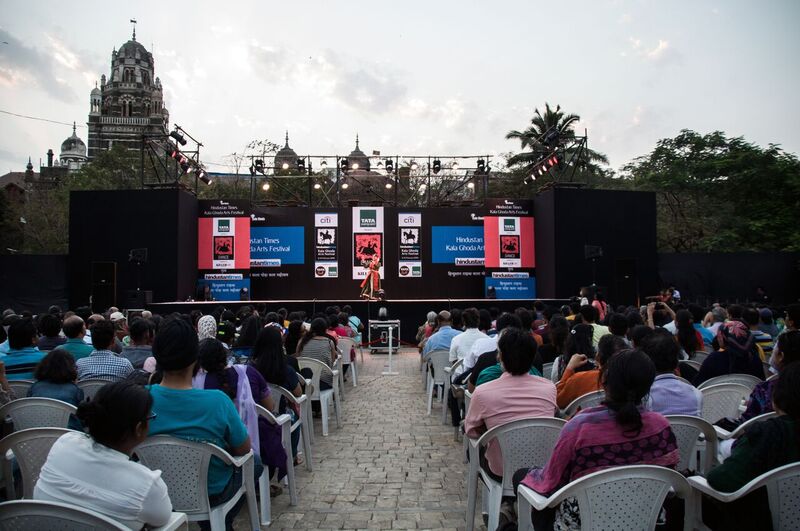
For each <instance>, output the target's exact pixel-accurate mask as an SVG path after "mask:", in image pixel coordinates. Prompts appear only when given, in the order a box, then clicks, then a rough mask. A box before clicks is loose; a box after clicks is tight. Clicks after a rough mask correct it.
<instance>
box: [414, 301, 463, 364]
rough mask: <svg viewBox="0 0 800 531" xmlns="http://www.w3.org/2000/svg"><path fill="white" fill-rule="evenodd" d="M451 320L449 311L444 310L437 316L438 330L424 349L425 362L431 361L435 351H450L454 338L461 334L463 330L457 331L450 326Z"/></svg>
mask: <svg viewBox="0 0 800 531" xmlns="http://www.w3.org/2000/svg"><path fill="white" fill-rule="evenodd" d="M450 319H451V316H450V312H448V311H447V310H442V311H441V312H439V315H437V316H436V323H437V326H438V330H436V332H434V333H433V334H431V336H430V337H429V338H428V340H427V341H426V342H425V347H424V348H423V349H422V358H423V359H424V360H428V359H430V354H431V352H433V351H434V350H450V344H451V343H452V341H453V338H454V337H456V336H457V335H458V334H460V333H461V330H456V329H454V328H453V327H452V326H450V325H451V324H452V323H451V321H450Z"/></svg>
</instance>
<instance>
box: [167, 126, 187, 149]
mask: <svg viewBox="0 0 800 531" xmlns="http://www.w3.org/2000/svg"><path fill="white" fill-rule="evenodd" d="M169 136H171V137H172V138H174V139H175V141H176V142H177V143H179V144H180V145H182V146H185V145H186V139H185V138H184V137H183V135H182V134H181V133H180V131H178V130H177V129H176V130H175V131H173V132H171V133H170V134H169Z"/></svg>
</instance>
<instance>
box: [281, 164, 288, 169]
mask: <svg viewBox="0 0 800 531" xmlns="http://www.w3.org/2000/svg"><path fill="white" fill-rule="evenodd" d="M281 169H282V170H288V169H289V163H288V162H284V163H283V164H281Z"/></svg>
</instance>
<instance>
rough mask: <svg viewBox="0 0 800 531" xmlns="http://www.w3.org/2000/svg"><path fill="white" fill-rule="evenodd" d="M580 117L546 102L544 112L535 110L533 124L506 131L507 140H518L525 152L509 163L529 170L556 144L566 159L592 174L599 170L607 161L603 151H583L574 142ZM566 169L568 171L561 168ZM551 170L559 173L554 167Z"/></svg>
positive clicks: (549, 152)
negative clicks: (576, 125)
mask: <svg viewBox="0 0 800 531" xmlns="http://www.w3.org/2000/svg"><path fill="white" fill-rule="evenodd" d="M580 119H581V117H580V116H578V115H577V114H566V115H565V114H564V112H563V111H562V110H561V106H560V105H556V108H555V109H552V108H551V107H550V104H549V103H545V112H544V114H542V113H541V112H540V111H539V109H538V108H537V109H535V111H534V115H533V118H532V119H531V123H530V125H529V126H528V127H527V129H525V130H524V131H517V130H512V131H509V132H508V133H507V134H506V139H508V140H512V139H514V140H519V142H520V147H521V148H522V150H523V151H521V152H520V153H517V154H515V155H513V156H511V157H510V158H509V159H508V165H509V166H511V167H517V169H519V170H521V171H523V172H525V173H530V172H532V170H533V169H534V167H535V166H536V164H537V163H538V162H541V161H542V160H543V159H544V158H545V157H546V156H547V155H548V154H551V153H552V152H553V150H554V147H555V146H558V147H559V149H561V150H562V151H561V153H562V154H563V156H564V160H573V157H575V162H576V163H577V164H578V166H579V168H581V167H585V169H586V170H587V171H588V172H589V173H590V174H591V173H595V172H596V171H599V170H600V165H602V164H608V158H606V156H605V155H603V154H602V153H599V152H597V151H593V150H591V149H587V148H586V147H585V146H584V148H583V149H582V150H581V149H579V147H578V145H576V142H575V131H574V128H575V124H576V123H577V122H578V121H579V120H580ZM562 171H564V172H566V170H562ZM551 172H553V173H556V170H555V169H553V170H551Z"/></svg>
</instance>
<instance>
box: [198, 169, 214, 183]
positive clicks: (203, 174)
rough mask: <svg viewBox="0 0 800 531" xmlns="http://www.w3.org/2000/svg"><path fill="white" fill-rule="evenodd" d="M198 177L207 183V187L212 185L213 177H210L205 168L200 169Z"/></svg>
mask: <svg viewBox="0 0 800 531" xmlns="http://www.w3.org/2000/svg"><path fill="white" fill-rule="evenodd" d="M197 177H199V178H200V180H201V181H203V182H204V183H206V184H207V185H211V176H209V175H208V172H206V170H204V169H203V168H200V169H199V170H198V172H197Z"/></svg>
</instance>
